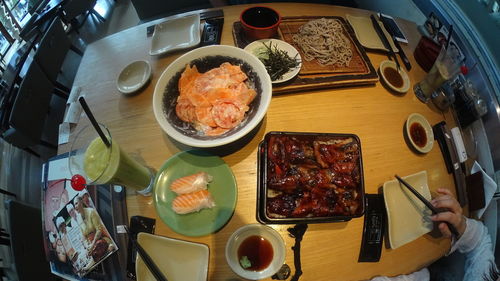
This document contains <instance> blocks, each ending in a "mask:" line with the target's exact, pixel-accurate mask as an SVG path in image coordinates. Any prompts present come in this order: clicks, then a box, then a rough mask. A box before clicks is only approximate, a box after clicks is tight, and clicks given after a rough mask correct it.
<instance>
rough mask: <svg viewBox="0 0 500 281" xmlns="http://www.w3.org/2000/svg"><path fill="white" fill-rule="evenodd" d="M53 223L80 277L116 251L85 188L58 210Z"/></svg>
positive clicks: (114, 244)
mask: <svg viewBox="0 0 500 281" xmlns="http://www.w3.org/2000/svg"><path fill="white" fill-rule="evenodd" d="M54 223H55V225H56V227H57V230H58V235H59V238H60V239H61V241H62V244H63V247H64V250H65V252H66V255H67V256H68V258H69V259H70V261H71V262H72V264H73V267H74V269H75V271H76V272H77V274H78V275H79V276H83V275H85V274H86V273H87V272H89V271H90V270H91V269H92V268H94V266H95V265H96V264H98V263H99V262H101V261H102V260H103V259H105V258H106V257H107V256H109V255H110V254H112V253H113V252H114V251H116V250H117V246H116V243H115V242H114V241H113V239H112V238H111V236H110V235H109V232H108V230H107V229H106V227H105V226H104V223H103V222H102V220H101V218H100V216H99V214H98V213H97V211H96V209H95V207H94V204H93V202H92V200H91V199H90V196H89V193H88V192H87V191H86V190H84V191H82V192H79V193H78V195H76V196H75V197H73V198H72V199H71V200H70V201H69V202H68V204H66V206H65V207H64V208H62V209H61V211H60V212H59V213H58V214H57V216H56V217H55V218H54Z"/></svg>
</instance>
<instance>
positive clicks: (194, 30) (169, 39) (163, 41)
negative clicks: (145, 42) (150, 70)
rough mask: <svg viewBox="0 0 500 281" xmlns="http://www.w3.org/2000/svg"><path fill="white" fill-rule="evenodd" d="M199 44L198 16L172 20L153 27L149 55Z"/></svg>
mask: <svg viewBox="0 0 500 281" xmlns="http://www.w3.org/2000/svg"><path fill="white" fill-rule="evenodd" d="M198 44H200V15H199V14H196V15H190V16H187V17H182V18H177V19H172V20H169V21H166V22H162V23H159V24H157V25H156V26H155V31H154V33H153V38H152V39H151V49H150V50H149V54H150V55H152V56H154V55H161V54H165V53H167V52H170V51H175V50H180V49H186V48H190V47H194V46H196V45H198Z"/></svg>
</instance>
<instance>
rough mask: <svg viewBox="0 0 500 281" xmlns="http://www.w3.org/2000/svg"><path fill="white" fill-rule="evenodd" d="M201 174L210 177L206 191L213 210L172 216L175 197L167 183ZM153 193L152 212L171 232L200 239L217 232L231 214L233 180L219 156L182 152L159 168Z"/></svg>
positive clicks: (233, 201)
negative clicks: (210, 197)
mask: <svg viewBox="0 0 500 281" xmlns="http://www.w3.org/2000/svg"><path fill="white" fill-rule="evenodd" d="M201 171H204V172H207V173H208V174H210V175H211V176H212V177H213V180H212V182H210V183H209V184H208V191H210V193H211V194H212V198H213V199H214V201H215V207H213V208H210V209H203V210H201V211H199V212H194V213H190V214H185V215H179V214H177V213H175V212H174V211H173V210H172V200H173V199H174V198H175V197H176V196H177V195H176V194H175V193H174V192H173V191H171V190H170V184H171V183H172V182H173V181H174V180H176V179H178V178H181V177H184V176H188V175H191V174H194V173H197V172H201ZM153 194H154V195H153V196H154V203H155V207H156V212H157V213H158V215H159V216H160V218H161V219H162V221H163V222H164V223H165V224H167V225H168V226H169V227H170V228H171V229H172V230H173V231H175V232H177V233H179V234H183V235H186V236H203V235H207V234H210V233H213V232H216V231H217V230H219V229H221V228H222V227H223V226H224V225H225V224H226V223H227V222H228V221H229V219H230V218H231V216H232V215H233V212H234V208H235V207H236V197H237V188H236V179H235V178H234V175H233V172H232V171H231V168H229V166H228V165H227V164H226V162H224V160H222V159H221V158H220V157H218V156H213V155H209V154H206V153H204V152H200V151H183V152H179V153H177V154H176V155H174V156H172V157H171V158H170V159H168V160H167V161H166V162H165V163H164V164H163V165H162V166H161V168H160V170H159V171H158V174H157V175H156V179H155V185H154V192H153Z"/></svg>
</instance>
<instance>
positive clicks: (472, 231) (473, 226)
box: [447, 218, 486, 255]
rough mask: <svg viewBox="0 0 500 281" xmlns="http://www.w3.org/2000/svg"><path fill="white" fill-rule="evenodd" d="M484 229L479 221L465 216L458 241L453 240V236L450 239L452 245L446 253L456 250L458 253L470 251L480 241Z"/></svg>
mask: <svg viewBox="0 0 500 281" xmlns="http://www.w3.org/2000/svg"><path fill="white" fill-rule="evenodd" d="M485 230H486V229H485V228H484V227H483V225H482V223H481V222H479V221H477V220H473V219H469V218H465V232H464V234H462V236H461V237H460V239H458V241H455V238H453V239H452V242H451V243H452V246H451V249H450V251H449V252H448V254H447V255H449V254H451V253H453V252H454V251H456V250H458V251H459V252H460V253H468V252H470V251H472V250H473V249H474V248H476V246H477V245H478V244H479V242H481V239H480V238H481V237H483V235H484V233H483V232H484V231H485Z"/></svg>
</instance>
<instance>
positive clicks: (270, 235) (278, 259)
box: [226, 224, 286, 280]
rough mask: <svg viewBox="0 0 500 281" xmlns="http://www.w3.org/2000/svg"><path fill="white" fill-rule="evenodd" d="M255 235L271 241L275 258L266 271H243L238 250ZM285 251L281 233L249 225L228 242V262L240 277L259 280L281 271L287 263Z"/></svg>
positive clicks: (238, 231) (260, 226)
mask: <svg viewBox="0 0 500 281" xmlns="http://www.w3.org/2000/svg"><path fill="white" fill-rule="evenodd" d="M254 235H258V236H260V237H263V238H264V239H266V240H267V241H269V242H270V243H271V246H272V247H273V257H272V260H271V263H270V264H269V265H268V266H267V267H266V268H265V269H263V270H260V271H251V270H245V269H243V267H241V265H240V261H239V259H238V248H239V247H240V245H241V243H243V241H245V239H246V238H248V237H250V236H254ZM285 251H286V249H285V242H284V241H283V238H281V235H280V234H279V232H277V231H276V230H274V229H273V228H271V227H269V226H265V225H262V224H248V225H245V226H242V227H240V228H238V229H237V230H236V231H235V232H234V233H233V234H232V235H231V237H229V239H228V240H227V243H226V261H227V263H228V264H229V267H231V269H232V270H233V272H234V273H236V274H238V275H239V276H241V277H243V278H246V279H250V280H259V279H264V278H268V277H271V276H272V275H273V274H275V273H276V272H278V270H280V268H281V266H283V264H284V263H285Z"/></svg>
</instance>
